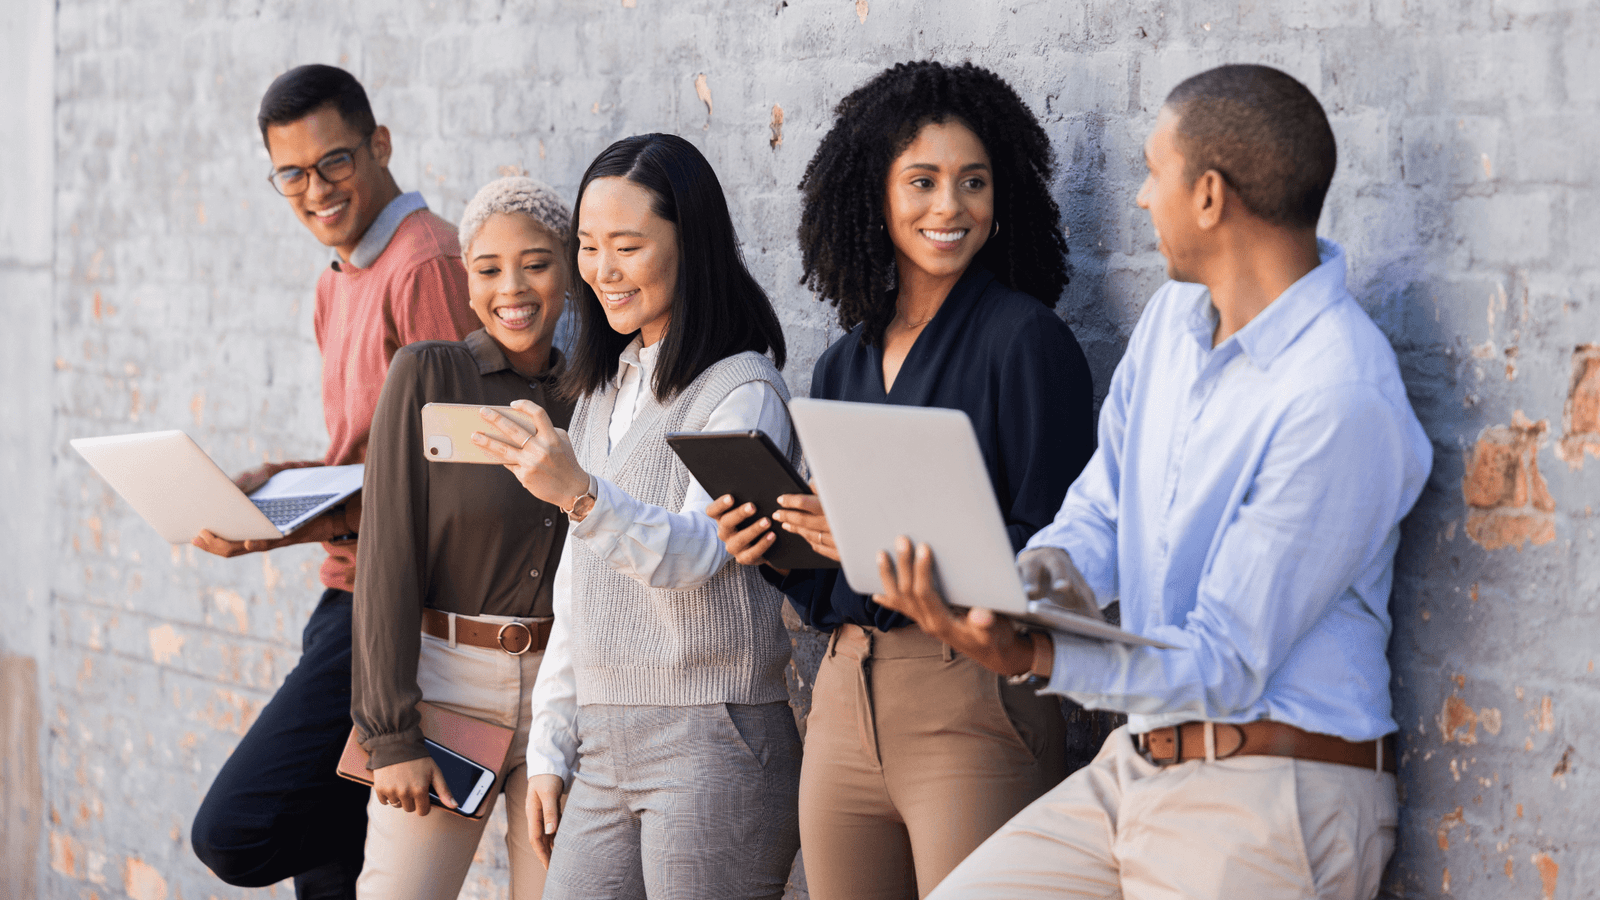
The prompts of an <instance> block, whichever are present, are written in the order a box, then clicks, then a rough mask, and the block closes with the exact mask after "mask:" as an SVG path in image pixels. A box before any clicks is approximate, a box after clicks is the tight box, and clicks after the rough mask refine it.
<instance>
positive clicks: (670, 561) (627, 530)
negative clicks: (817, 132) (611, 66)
mask: <svg viewBox="0 0 1600 900" xmlns="http://www.w3.org/2000/svg"><path fill="white" fill-rule="evenodd" d="M575 208H576V213H575V215H574V217H573V229H572V231H573V233H574V235H575V237H576V243H575V247H574V252H575V254H576V258H577V268H578V273H579V276H580V279H581V283H580V284H579V285H578V287H577V291H576V293H575V296H574V298H573V302H574V303H575V304H576V308H577V316H578V337H577V342H576V346H575V347H574V348H573V351H572V363H571V366H570V367H569V368H568V370H567V372H566V375H565V376H564V379H565V381H564V386H565V389H566V391H567V392H568V393H569V395H570V396H573V397H575V398H576V400H577V407H576V410H575V411H574V413H573V417H572V427H571V432H570V436H569V434H568V433H567V432H564V431H561V430H558V429H557V428H556V427H555V426H554V425H553V424H551V422H550V421H549V420H548V418H546V417H545V416H544V414H543V412H542V411H541V410H539V408H538V407H537V406H534V405H532V404H527V405H525V406H524V405H522V404H515V405H517V406H519V407H521V408H523V409H524V411H526V412H528V413H529V414H530V415H531V416H532V418H533V419H534V422H535V426H536V427H535V428H534V430H533V431H531V432H529V431H524V430H523V429H521V428H520V427H518V426H517V425H516V424H515V423H512V422H510V421H508V420H506V419H504V418H503V417H501V416H498V415H496V414H494V413H493V412H492V411H487V410H486V411H485V419H486V420H488V421H489V422H490V423H491V424H492V425H493V426H494V427H495V428H497V429H498V430H499V431H500V432H501V433H502V434H503V435H504V436H505V437H506V439H507V440H510V441H511V442H512V443H511V444H510V445H504V446H503V448H502V449H501V450H499V452H500V455H501V458H502V459H503V460H504V461H505V463H506V464H507V466H508V467H509V468H511V470H512V471H513V472H514V473H516V475H517V477H518V479H519V480H520V481H521V482H522V484H523V486H524V487H525V488H527V490H528V491H529V492H530V493H532V494H534V495H535V496H536V497H539V498H540V499H543V500H546V501H548V502H551V503H555V504H557V505H558V506H560V507H561V509H562V510H563V512H565V513H566V514H567V515H568V517H569V519H570V524H569V526H568V531H567V541H566V545H565V548H564V550H563V554H562V558H561V564H560V566H559V567H558V569H557V574H556V581H555V601H554V606H555V616H556V624H555V628H554V631H553V633H552V635H551V640H550V646H549V649H548V650H547V651H546V656H545V661H544V667H543V669H542V670H541V671H540V677H539V683H538V684H537V685H536V686H535V688H534V695H533V701H532V703H533V731H532V735H531V737H530V740H529V745H528V760H527V763H528V772H529V773H530V791H529V796H528V817H529V819H530V820H531V821H533V822H535V823H540V822H542V823H543V836H542V839H539V840H537V841H536V849H537V850H538V851H539V852H540V853H541V855H546V856H547V857H548V859H549V866H550V870H549V873H548V880H547V881H546V884H545V894H544V896H545V897H546V898H569V897H570V898H577V897H585V898H588V897H608V898H609V897H621V898H632V897H638V898H643V897H645V896H646V895H648V896H649V897H650V898H652V900H656V898H670V897H682V898H686V900H687V898H697V900H698V898H721V897H726V898H730V900H732V898H741V900H742V898H753V897H772V898H777V897H781V896H782V894H783V890H784V886H785V883H786V881H787V879H788V875H789V870H790V868H791V865H792V863H793V861H794V854H795V850H796V848H797V846H798V843H799V831H798V823H797V813H796V792H797V790H798V784H799V773H800V744H799V735H798V733H797V731H796V728H795V722H794V716H793V713H792V712H791V711H790V709H789V704H788V691H787V687H786V684H785V680H784V666H785V664H786V663H787V661H788V656H789V644H788V638H787V635H786V633H785V631H784V628H783V624H782V620H781V615H780V613H781V604H782V602H783V600H782V595H781V594H780V593H779V592H778V591H777V590H776V589H775V588H773V587H772V586H771V585H769V584H768V583H767V582H766V580H765V579H763V578H762V576H761V575H760V574H759V572H757V570H755V569H753V568H749V567H746V566H739V565H730V564H729V563H730V562H731V560H730V558H729V556H728V553H727V551H726V550H725V549H724V548H723V545H722V543H721V541H720V540H719V539H718V537H717V526H716V523H715V522H713V521H712V520H711V519H710V518H709V517H708V516H706V514H705V513H704V509H705V508H706V506H707V504H709V503H710V501H711V498H710V497H709V496H707V494H706V492H705V490H704V489H702V488H701V487H700V485H699V484H698V483H696V482H695V480H694V479H693V478H692V477H691V476H690V475H689V472H688V470H687V469H685V468H684V466H683V464H682V463H681V462H679V461H678V459H677V457H676V456H675V455H674V454H673V452H672V450H671V449H670V448H669V447H668V446H667V443H666V441H665V440H664V437H665V435H666V434H668V433H670V432H675V431H719V430H732V429H741V430H743V429H753V428H758V429H760V430H762V431H764V432H766V433H767V435H768V436H770V437H771V438H772V439H773V441H774V443H776V444H777V445H778V446H780V447H784V448H787V450H788V453H789V455H790V457H791V458H792V459H795V460H798V458H799V451H798V447H797V445H796V443H795V441H794V439H793V436H792V431H791V428H790V424H789V417H788V409H787V406H786V405H785V404H786V403H787V400H788V396H789V394H788V389H787V387H786V386H785V385H784V382H783V378H782V376H781V375H779V374H778V368H777V367H778V366H779V365H782V363H783V360H784V355H785V354H784V342H783V333H782V331H781V330H780V329H779V327H778V320H777V316H776V314H775V313H774V312H773V309H772V304H771V303H770V302H769V301H768V299H767V296H766V294H765V292H763V291H762V290H761V287H760V286H759V285H757V284H756V282H755V280H754V279H753V278H751V276H750V274H749V272H748V271H747V270H746V269H745V266H744V262H743V260H742V258H741V257H740V255H739V250H738V244H737V240H736V237H735V234H734V229H733V222H732V219H731V218H730V216H729V214H728V205H727V201H726V199H725V198H724V196H723V194H722V187H721V185H720V184H719V183H718V181H717V177H716V174H715V173H714V172H713V171H712V169H711V166H710V164H709V163H708V162H707V161H706V159H705V157H704V156H702V155H701V154H700V152H699V151H698V150H696V149H695V148H694V146H693V145H692V144H690V143H689V142H688V141H685V140H684V139H682V138H680V137H676V136H674V135H666V134H649V135H640V136H636V137H631V138H627V139H624V140H621V141H618V142H617V143H615V144H613V145H611V147H609V148H607V149H606V151H605V152H603V153H601V154H600V156H599V157H598V158H596V159H595V161H594V162H593V163H591V164H590V166H589V169H588V171H587V172H585V173H584V176H583V180H582V183H581V185H580V187H579V189H578V202H577V204H576V206H575ZM769 355H770V358H769ZM475 440H479V441H480V443H481V444H482V445H484V446H488V447H490V448H491V449H493V444H490V443H488V442H487V439H485V438H483V436H481V435H479V436H477V437H475ZM519 447H520V449H519ZM566 785H570V787H571V795H570V797H569V798H568V801H567V803H566V806H565V808H564V810H563V809H562V807H561V806H560V805H559V798H560V795H561V791H562V788H563V786H566ZM558 825H559V832H558V831H557V827H558ZM536 830H537V829H536Z"/></svg>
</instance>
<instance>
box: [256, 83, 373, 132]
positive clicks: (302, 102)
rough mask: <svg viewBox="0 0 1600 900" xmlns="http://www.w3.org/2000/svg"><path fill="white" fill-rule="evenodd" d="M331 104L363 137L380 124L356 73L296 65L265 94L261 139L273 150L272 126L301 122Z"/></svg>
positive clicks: (260, 116)
mask: <svg viewBox="0 0 1600 900" xmlns="http://www.w3.org/2000/svg"><path fill="white" fill-rule="evenodd" d="M330 104H331V105H332V106H333V107H334V108H335V109H337V110H338V111H339V116H340V118H342V119H344V121H345V124H346V125H349V126H350V127H351V128H353V129H355V130H356V131H357V132H359V133H360V134H361V136H362V137H366V136H367V135H369V134H371V133H372V132H373V130H374V129H376V128H377V127H378V121H377V120H376V119H374V118H373V117H372V104H370V103H368V102H367V92H366V91H365V90H364V89H362V87H361V82H359V81H357V80H356V78H355V76H354V75H351V74H350V73H349V72H346V71H345V70H343V69H341V68H339V67H338V66H324V65H316V64H313V65H307V66H296V67H294V68H293V69H290V70H289V71H287V72H285V73H283V74H282V75H279V76H278V77H277V78H276V79H274V80H273V82H272V84H270V85H268V87H267V92H266V93H265V94H263V95H262V96H261V109H260V110H259V111H258V112H257V113H256V124H257V125H260V126H261V142H262V143H263V144H266V145H267V149H269V150H270V149H272V144H271V142H270V141H268V140H267V127H268V126H270V125H287V124H289V123H290V122H298V121H299V120H301V119H304V118H305V117H306V116H309V115H311V114H312V113H314V112H316V111H317V110H319V109H321V108H322V107H324V106H328V105H330Z"/></svg>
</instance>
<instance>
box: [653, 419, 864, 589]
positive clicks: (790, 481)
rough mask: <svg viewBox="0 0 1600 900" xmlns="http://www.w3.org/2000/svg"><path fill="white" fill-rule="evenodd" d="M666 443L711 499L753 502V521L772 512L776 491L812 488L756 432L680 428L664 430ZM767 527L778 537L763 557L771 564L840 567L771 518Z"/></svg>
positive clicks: (803, 491)
mask: <svg viewBox="0 0 1600 900" xmlns="http://www.w3.org/2000/svg"><path fill="white" fill-rule="evenodd" d="M667 445H668V446H670V447H671V448H672V451H673V452H674V453H676V454H678V458H679V459H681V460H683V464H684V465H685V466H687V467H688V468H689V472H690V474H692V475H694V477H695V480H696V481H698V482H700V486H701V487H703V488H705V489H706V493H708V494H710V495H711V497H712V499H715V498H717V497H721V496H722V495H723V494H732V495H733V499H734V500H736V501H738V502H739V503H754V504H755V505H756V514H755V515H754V516H751V517H750V518H751V519H752V520H753V519H759V518H761V517H762V516H768V517H770V516H771V515H772V514H773V513H774V512H777V511H778V508H779V507H778V497H779V495H781V494H809V493H811V488H810V487H809V486H807V485H806V482H805V479H803V478H801V477H800V473H799V472H796V471H795V468H794V466H792V465H790V464H789V458H788V457H787V456H785V455H784V453H783V451H782V450H779V449H778V447H777V445H775V444H773V443H772V439H771V438H769V437H767V436H766V434H764V433H762V432H760V431H683V432H677V433H675V434H669V435H667ZM747 521H748V520H747ZM772 528H773V533H774V534H776V535H777V536H778V539H777V540H776V541H774V542H773V544H772V546H771V547H770V548H768V550H767V552H766V558H767V562H769V563H771V564H772V565H773V566H775V567H777V568H779V569H837V568H839V564H838V563H837V562H835V561H834V560H831V559H829V558H827V557H826V556H823V555H822V554H820V553H818V552H817V551H815V550H812V549H811V545H810V544H808V543H806V541H805V538H802V537H800V536H799V535H797V534H791V533H789V532H787V531H784V530H783V526H781V525H779V524H777V523H776V522H774V523H773V524H772Z"/></svg>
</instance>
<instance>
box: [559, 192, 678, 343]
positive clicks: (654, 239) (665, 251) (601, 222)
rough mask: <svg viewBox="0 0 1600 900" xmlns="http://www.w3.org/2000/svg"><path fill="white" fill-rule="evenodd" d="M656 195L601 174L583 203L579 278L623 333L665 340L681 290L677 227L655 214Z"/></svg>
mask: <svg viewBox="0 0 1600 900" xmlns="http://www.w3.org/2000/svg"><path fill="white" fill-rule="evenodd" d="M654 204H655V195H654V194H652V193H650V191H649V190H647V189H645V188H643V187H640V186H639V185H637V184H634V183H633V182H631V181H628V180H627V179H625V178H617V177H608V178H596V179H595V180H593V181H591V182H589V185H588V187H587V188H585V189H584V192H583V200H582V201H581V202H580V203H579V204H578V276H579V277H580V278H582V279H583V280H584V281H585V282H586V283H587V284H588V285H589V287H591V288H593V289H594V293H595V296H596V297H599V298H600V306H601V308H602V309H603V310H605V314H606V321H607V322H608V323H610V325H611V327H612V329H613V330H615V331H616V332H617V333H618V334H632V333H634V332H635V331H637V332H639V337H640V338H641V339H642V340H643V342H644V345H645V346H647V347H648V346H650V345H651V344H654V343H655V342H656V341H659V340H661V336H662V335H664V334H666V333H667V324H668V322H669V321H670V320H671V318H672V298H673V295H674V294H675V293H676V292H677V289H678V228H677V226H676V225H673V224H672V223H671V222H668V221H667V220H666V219H663V218H661V217H660V216H658V215H656V212H655V209H654Z"/></svg>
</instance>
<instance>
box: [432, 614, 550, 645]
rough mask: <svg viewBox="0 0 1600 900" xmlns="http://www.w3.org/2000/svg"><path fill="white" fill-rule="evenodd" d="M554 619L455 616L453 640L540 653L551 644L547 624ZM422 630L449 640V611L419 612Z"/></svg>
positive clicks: (460, 642)
mask: <svg viewBox="0 0 1600 900" xmlns="http://www.w3.org/2000/svg"><path fill="white" fill-rule="evenodd" d="M554 622H555V619H535V620H533V621H532V622H529V623H528V624H526V625H524V624H523V623H521V622H506V623H505V624H499V623H496V622H479V621H477V620H476V619H471V618H467V617H466V616H460V615H458V616H456V643H458V644H466V645H467V646H468V647H484V648H487V649H489V650H504V651H505V652H507V653H509V654H511V655H512V656H521V655H522V654H524V653H529V652H532V653H539V652H542V651H543V650H544V648H545V645H547V644H549V643H550V626H551V625H552V624H554ZM422 633H423V634H431V635H433V636H434V637H436V638H443V639H444V640H447V641H448V640H450V614H449V613H443V612H440V611H438V610H437V609H424V610H423V611H422Z"/></svg>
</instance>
